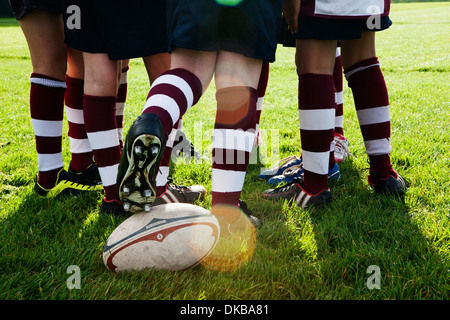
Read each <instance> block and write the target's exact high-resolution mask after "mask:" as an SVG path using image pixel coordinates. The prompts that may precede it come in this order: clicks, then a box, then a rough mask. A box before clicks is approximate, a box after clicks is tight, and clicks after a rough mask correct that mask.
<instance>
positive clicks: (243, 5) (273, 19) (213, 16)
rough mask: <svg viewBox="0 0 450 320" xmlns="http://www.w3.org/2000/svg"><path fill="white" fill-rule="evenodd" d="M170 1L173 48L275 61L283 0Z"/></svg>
mask: <svg viewBox="0 0 450 320" xmlns="http://www.w3.org/2000/svg"><path fill="white" fill-rule="evenodd" d="M217 2H218V1H212V0H168V2H167V3H168V31H169V45H170V49H171V50H172V49H174V48H176V47H180V48H185V49H192V50H201V51H219V50H223V51H230V52H236V53H240V54H243V55H245V56H247V57H250V58H255V59H262V60H265V61H270V62H273V61H275V51H276V46H277V39H278V30H279V28H280V22H281V9H282V0H243V1H241V2H239V3H238V4H237V5H234V6H226V5H220V4H218V3H217Z"/></svg>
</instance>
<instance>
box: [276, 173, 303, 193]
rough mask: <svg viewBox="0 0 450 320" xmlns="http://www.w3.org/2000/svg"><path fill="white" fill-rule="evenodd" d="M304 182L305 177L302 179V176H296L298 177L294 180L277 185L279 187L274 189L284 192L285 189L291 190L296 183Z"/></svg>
mask: <svg viewBox="0 0 450 320" xmlns="http://www.w3.org/2000/svg"><path fill="white" fill-rule="evenodd" d="M302 182H303V179H301V178H300V177H296V178H294V180H292V181H291V182H288V183H286V184H285V185H282V186H280V187H277V188H275V189H273V191H274V192H275V191H276V192H283V191H289V190H291V189H292V188H293V187H294V186H295V184H297V183H300V184H301V183H302Z"/></svg>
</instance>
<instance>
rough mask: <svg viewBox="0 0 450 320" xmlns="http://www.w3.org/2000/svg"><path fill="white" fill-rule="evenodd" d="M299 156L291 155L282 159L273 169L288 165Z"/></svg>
mask: <svg viewBox="0 0 450 320" xmlns="http://www.w3.org/2000/svg"><path fill="white" fill-rule="evenodd" d="M298 159H299V158H298V157H297V156H290V157H287V158H284V159H281V160H280V161H278V163H277V164H276V165H274V166H273V167H272V168H271V170H275V169H279V168H283V167H287V166H288V165H290V164H291V163H292V162H294V161H297V160H298Z"/></svg>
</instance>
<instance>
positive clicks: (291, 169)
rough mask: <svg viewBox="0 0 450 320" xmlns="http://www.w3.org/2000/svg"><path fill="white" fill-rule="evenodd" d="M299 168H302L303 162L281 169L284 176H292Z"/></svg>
mask: <svg viewBox="0 0 450 320" xmlns="http://www.w3.org/2000/svg"><path fill="white" fill-rule="evenodd" d="M301 170H303V162H302V163H300V164H297V165H294V166H292V167H289V168H288V169H286V170H285V171H283V175H284V176H285V177H289V176H293V175H296V174H297V172H299V171H301Z"/></svg>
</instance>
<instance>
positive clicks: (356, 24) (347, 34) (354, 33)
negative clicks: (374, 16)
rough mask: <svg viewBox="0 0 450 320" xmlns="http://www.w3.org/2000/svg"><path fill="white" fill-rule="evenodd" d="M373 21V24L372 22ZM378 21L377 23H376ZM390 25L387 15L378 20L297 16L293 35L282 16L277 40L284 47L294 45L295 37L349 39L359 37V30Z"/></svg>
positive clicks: (379, 28) (384, 27)
mask: <svg viewBox="0 0 450 320" xmlns="http://www.w3.org/2000/svg"><path fill="white" fill-rule="evenodd" d="M372 22H373V24H372ZM378 22H379V23H378ZM391 25H392V21H391V19H389V16H385V17H381V18H380V20H379V21H372V20H371V21H369V24H368V21H367V19H328V18H316V17H309V16H299V19H298V32H297V34H295V35H293V34H292V33H291V31H290V30H289V29H288V24H287V22H286V20H285V19H284V18H283V21H282V23H281V29H280V34H279V40H278V42H279V43H281V44H282V45H283V46H285V47H295V40H296V39H317V40H351V39H359V38H361V31H362V30H366V31H382V30H385V29H387V28H389V27H390V26H391Z"/></svg>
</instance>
